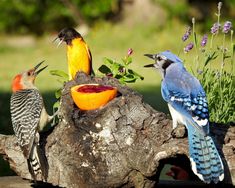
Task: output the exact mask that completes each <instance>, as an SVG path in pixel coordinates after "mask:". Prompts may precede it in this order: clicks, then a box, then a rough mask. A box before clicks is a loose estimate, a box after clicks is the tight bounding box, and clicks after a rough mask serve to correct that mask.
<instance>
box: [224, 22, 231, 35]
mask: <svg viewBox="0 0 235 188" xmlns="http://www.w3.org/2000/svg"><path fill="white" fill-rule="evenodd" d="M231 28H232V23H231V22H230V21H226V22H225V23H224V28H223V33H228V32H229V31H230V30H231Z"/></svg>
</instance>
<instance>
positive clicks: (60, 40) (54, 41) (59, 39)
mask: <svg viewBox="0 0 235 188" xmlns="http://www.w3.org/2000/svg"><path fill="white" fill-rule="evenodd" d="M63 41H64V40H63V39H61V38H60V37H56V38H55V39H54V40H53V41H52V42H53V43H57V42H58V44H57V45H56V47H57V48H58V47H59V46H60V45H61V43H62V42H63Z"/></svg>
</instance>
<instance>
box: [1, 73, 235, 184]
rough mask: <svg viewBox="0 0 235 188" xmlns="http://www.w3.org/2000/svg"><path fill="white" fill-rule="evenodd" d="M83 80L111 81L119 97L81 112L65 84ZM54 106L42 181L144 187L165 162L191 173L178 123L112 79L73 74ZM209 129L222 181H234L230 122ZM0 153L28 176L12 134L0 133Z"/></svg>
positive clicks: (234, 139) (234, 131)
mask: <svg viewBox="0 0 235 188" xmlns="http://www.w3.org/2000/svg"><path fill="white" fill-rule="evenodd" d="M84 83H99V84H104V85H112V86H115V87H117V88H118V91H119V92H120V95H119V96H118V97H116V98H115V99H114V100H112V101H111V102H110V103H109V104H107V105H106V106H105V107H103V108H101V109H99V110H95V111H87V112H81V111H79V109H78V108H77V107H76V106H75V104H74V103H73V100H72V98H71V95H70V88H71V87H72V86H74V85H77V84H84ZM60 110H61V116H62V120H61V121H60V123H59V124H58V125H57V126H56V127H55V128H54V129H53V130H51V131H50V132H47V133H43V134H42V135H41V145H42V148H43V149H44V150H45V156H46V158H47V163H48V166H49V169H48V178H47V181H48V183H52V184H53V185H58V186H61V187H69V188H77V187H96V188H97V187H102V188H104V187H133V186H134V187H139V188H140V187H141V188H149V187H154V185H155V184H156V183H157V182H158V179H159V174H160V172H161V170H162V167H163V165H164V164H165V163H172V164H175V165H178V166H181V167H182V168H184V169H185V168H186V167H188V168H187V170H188V172H191V170H190V167H189V166H190V163H189V160H188V158H187V157H188V141H187V136H185V129H184V127H183V126H180V127H179V128H178V129H176V130H175V131H174V132H172V122H171V120H169V119H167V116H166V115H165V114H163V113H161V112H157V111H156V110H154V109H153V108H152V107H151V106H149V105H148V104H146V103H144V102H143V99H142V96H140V95H139V94H138V93H136V92H135V91H133V90H131V89H130V88H128V87H126V86H121V85H120V84H119V83H118V82H117V80H115V79H113V78H106V77H105V78H90V76H86V75H85V74H83V73H79V74H78V75H77V78H76V80H75V81H70V82H68V83H66V85H65V88H64V90H63V93H62V102H61V109H60ZM211 132H212V136H213V138H215V140H217V142H218V148H219V151H220V152H221V153H222V159H223V162H224V164H225V181H224V182H225V183H229V184H232V183H233V184H234V185H235V154H234V153H235V149H234V148H235V126H228V125H212V127H211ZM221 149H222V151H221ZM0 154H2V155H4V157H5V159H6V160H8V161H9V163H10V166H11V168H12V169H13V170H14V171H15V172H16V173H17V174H18V175H19V176H21V177H22V178H27V179H30V178H31V177H30V174H29V173H28V170H27V166H26V164H27V163H26V160H25V159H24V158H23V155H22V152H21V150H20V148H19V146H18V145H17V143H16V138H15V136H6V135H0Z"/></svg>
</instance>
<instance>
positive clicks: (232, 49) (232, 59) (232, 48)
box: [230, 30, 235, 75]
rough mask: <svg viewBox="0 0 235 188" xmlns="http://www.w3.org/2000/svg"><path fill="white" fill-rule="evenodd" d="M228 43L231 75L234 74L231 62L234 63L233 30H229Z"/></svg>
mask: <svg viewBox="0 0 235 188" xmlns="http://www.w3.org/2000/svg"><path fill="white" fill-rule="evenodd" d="M230 43H231V74H232V75H233V74H234V72H233V61H234V43H233V30H231V36H230ZM234 75H235V74H234Z"/></svg>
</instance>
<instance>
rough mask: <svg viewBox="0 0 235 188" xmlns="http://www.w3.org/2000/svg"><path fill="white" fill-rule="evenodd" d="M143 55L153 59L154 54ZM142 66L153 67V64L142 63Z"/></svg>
mask: <svg viewBox="0 0 235 188" xmlns="http://www.w3.org/2000/svg"><path fill="white" fill-rule="evenodd" d="M144 56H147V57H149V58H151V59H155V55H154V54H144ZM144 67H155V66H154V64H149V65H144Z"/></svg>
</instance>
